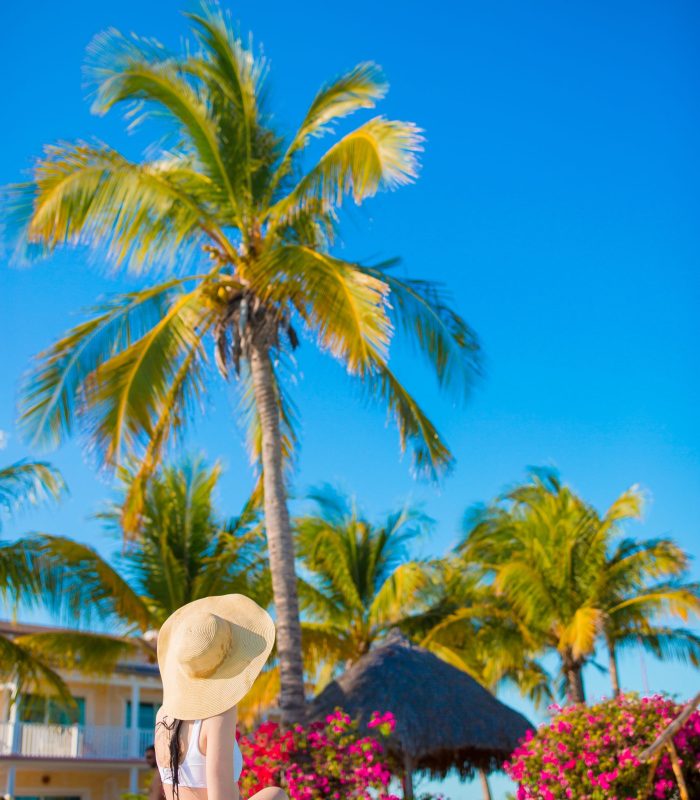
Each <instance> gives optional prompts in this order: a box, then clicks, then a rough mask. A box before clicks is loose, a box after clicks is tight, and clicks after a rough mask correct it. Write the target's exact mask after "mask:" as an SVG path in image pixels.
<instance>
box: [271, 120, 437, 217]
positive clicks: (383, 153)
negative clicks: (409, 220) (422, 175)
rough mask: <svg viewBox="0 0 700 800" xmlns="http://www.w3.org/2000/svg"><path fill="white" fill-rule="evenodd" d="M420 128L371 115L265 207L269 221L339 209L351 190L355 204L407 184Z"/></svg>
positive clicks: (414, 172) (413, 171)
mask: <svg viewBox="0 0 700 800" xmlns="http://www.w3.org/2000/svg"><path fill="white" fill-rule="evenodd" d="M422 141H423V138H422V136H421V132H420V129H419V128H417V127H416V126H415V125H414V124H413V123H411V122H398V121H396V120H388V119H385V118H384V117H375V118H374V119H371V120H369V121H368V122H366V123H364V125H361V126H360V127H359V128H356V129H355V130H354V131H352V132H351V133H348V134H347V135H346V136H344V137H343V138H342V139H340V140H339V141H338V142H337V143H336V144H334V145H333V146H332V147H331V148H330V149H329V150H328V151H327V152H326V154H325V155H324V156H322V157H321V159H320V160H319V162H318V163H317V165H316V166H315V167H313V168H312V169H311V170H310V171H309V172H308V173H307V174H306V175H305V176H304V177H303V178H301V180H300V181H299V183H298V184H297V185H296V186H295V187H294V189H292V191H291V192H290V193H289V194H288V195H287V196H286V197H283V198H282V199H281V200H278V201H277V202H276V203H275V204H274V205H273V206H272V207H271V208H270V210H269V212H268V218H269V221H270V223H271V224H272V225H274V226H275V227H276V226H279V225H280V224H283V223H287V222H289V220H290V219H293V218H294V217H295V216H296V215H297V214H298V213H299V212H301V211H304V210H306V209H307V208H309V207H310V206H311V207H318V208H320V209H321V210H323V211H329V210H331V209H335V208H339V207H340V206H341V205H342V202H343V198H344V197H345V196H346V195H348V194H350V195H352V197H353V200H354V201H355V203H357V204H359V203H361V202H362V201H363V200H365V199H366V198H368V197H373V196H374V195H375V194H376V193H377V192H378V191H379V190H380V189H394V188H396V187H398V186H403V185H405V184H408V183H411V182H412V181H413V180H415V178H416V177H417V175H418V159H417V156H416V154H417V153H418V152H420V150H421V149H422V147H421V142H422Z"/></svg>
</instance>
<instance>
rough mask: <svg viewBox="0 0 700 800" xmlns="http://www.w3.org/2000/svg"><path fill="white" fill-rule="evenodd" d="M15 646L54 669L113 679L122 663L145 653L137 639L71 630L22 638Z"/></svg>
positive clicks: (20, 637) (34, 634)
mask: <svg viewBox="0 0 700 800" xmlns="http://www.w3.org/2000/svg"><path fill="white" fill-rule="evenodd" d="M15 644H17V645H20V646H21V647H24V648H25V649H26V650H27V651H28V652H30V653H32V655H34V657H35V658H37V659H40V660H41V661H42V662H43V663H46V664H50V665H51V667H52V668H53V669H70V670H73V669H75V670H79V671H80V672H81V673H82V674H85V675H111V674H113V673H114V669H115V667H116V666H117V664H118V663H119V662H120V661H123V660H124V659H125V658H127V657H129V656H134V655H136V654H137V653H139V652H141V651H142V647H141V646H140V645H139V641H138V640H137V639H135V638H129V637H125V638H119V637H116V636H109V635H106V634H99V633H89V632H82V631H71V630H65V631H46V632H42V633H32V634H27V635H24V636H18V637H17V638H16V639H15Z"/></svg>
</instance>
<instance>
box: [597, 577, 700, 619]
mask: <svg viewBox="0 0 700 800" xmlns="http://www.w3.org/2000/svg"><path fill="white" fill-rule="evenodd" d="M607 613H608V615H609V616H610V617H611V619H612V621H613V625H614V624H615V620H616V619H617V618H618V617H619V618H620V619H621V620H622V619H624V618H625V617H626V616H627V617H628V618H632V619H635V618H639V617H649V616H651V615H656V614H670V615H671V616H676V617H680V618H681V619H683V620H687V619H688V617H689V616H691V615H700V584H698V583H675V582H669V583H658V584H652V585H648V586H646V587H644V588H638V589H637V590H636V591H635V592H633V593H631V594H629V595H627V596H625V597H620V598H619V599H618V602H617V603H615V604H614V605H612V606H611V607H610V608H609V609H608V610H607Z"/></svg>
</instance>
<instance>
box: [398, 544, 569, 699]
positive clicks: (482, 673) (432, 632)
mask: <svg viewBox="0 0 700 800" xmlns="http://www.w3.org/2000/svg"><path fill="white" fill-rule="evenodd" d="M432 571H433V576H432V580H431V581H430V583H429V584H428V585H427V587H426V590H425V591H423V592H422V593H421V602H422V603H423V604H424V605H427V610H426V611H425V612H423V613H418V614H415V615H413V617H412V618H411V619H410V620H409V622H408V623H407V624H405V625H404V629H405V630H406V631H407V632H408V633H410V634H411V635H412V637H413V638H415V639H417V640H418V641H419V643H420V645H421V647H425V648H426V649H428V650H431V651H432V652H433V653H435V655H437V656H439V657H440V658H442V659H443V660H444V661H447V662H448V663H449V664H452V666H454V667H457V669H461V670H464V671H465V672H467V673H468V674H469V675H471V676H472V677H473V678H474V679H475V680H477V681H478V682H479V683H481V684H482V686H485V687H486V688H487V689H489V691H491V692H492V693H494V694H495V693H496V692H497V691H498V689H499V688H501V687H502V686H504V685H512V686H514V687H516V688H517V689H518V690H519V691H520V692H521V694H522V695H523V696H526V697H528V698H529V699H530V700H531V701H532V702H533V703H534V704H535V705H536V706H538V707H539V706H542V705H544V704H545V703H546V702H551V701H552V700H553V698H554V694H553V691H552V678H551V676H550V675H549V673H548V672H547V670H546V669H545V668H544V666H543V665H542V664H541V663H540V662H539V661H538V660H537V659H536V658H535V657H534V655H533V654H534V653H535V652H536V649H537V647H536V645H537V642H536V640H535V638H534V637H533V636H532V634H531V632H530V631H529V630H528V628H527V626H526V625H524V624H523V622H522V620H520V619H519V618H518V617H517V615H515V614H514V613H513V609H512V608H511V607H510V605H509V604H508V603H507V601H506V600H505V599H504V598H503V597H497V596H495V595H494V592H493V589H492V587H491V586H489V585H488V584H487V583H485V582H484V579H483V574H482V573H481V572H480V571H479V570H478V569H476V568H474V566H473V565H467V564H465V563H464V562H463V561H461V560H456V559H453V558H445V559H443V560H441V561H438V562H437V563H435V564H434V565H433V567H432Z"/></svg>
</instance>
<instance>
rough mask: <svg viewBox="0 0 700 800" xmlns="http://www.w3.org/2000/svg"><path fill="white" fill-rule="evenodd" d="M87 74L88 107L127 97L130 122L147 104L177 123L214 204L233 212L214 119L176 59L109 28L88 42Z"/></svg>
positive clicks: (102, 107)
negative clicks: (90, 96) (92, 90)
mask: <svg viewBox="0 0 700 800" xmlns="http://www.w3.org/2000/svg"><path fill="white" fill-rule="evenodd" d="M86 74H87V76H88V80H89V81H90V82H91V83H93V84H94V86H95V87H96V90H95V98H94V102H93V106H92V108H93V111H94V112H95V113H98V114H106V113H107V111H109V110H110V109H111V108H112V107H113V106H114V105H116V104H117V103H121V102H125V101H126V102H129V103H131V116H132V117H133V122H132V124H135V122H138V121H140V120H141V119H143V117H144V116H146V114H147V113H148V112H149V105H150V106H152V107H153V108H154V109H155V110H157V111H160V112H165V113H166V114H167V115H169V116H170V117H171V118H172V119H173V120H174V121H175V122H176V123H177V125H178V126H179V128H180V131H181V133H182V134H183V135H184V136H185V137H186V138H187V140H189V142H190V144H191V146H192V148H193V149H194V151H195V152H196V154H197V158H198V161H199V163H200V165H201V168H202V170H203V171H204V173H205V174H206V175H207V177H208V178H209V179H210V180H211V181H212V184H213V187H212V192H211V193H210V194H211V195H216V197H217V204H219V205H220V206H221V207H224V208H226V207H228V209H229V211H230V213H231V214H233V215H234V217H237V216H238V210H239V202H238V198H237V197H236V194H235V192H234V187H233V185H232V183H231V179H230V176H229V174H228V172H227V170H226V167H225V164H224V161H223V156H222V151H221V145H220V142H219V140H218V136H217V121H216V119H215V118H214V117H213V116H212V114H211V111H210V109H209V108H208V107H207V102H206V99H205V97H204V96H202V94H201V93H200V92H199V91H198V89H197V87H196V86H194V85H193V84H192V83H191V82H189V81H188V80H187V79H186V78H185V76H184V75H183V74H182V72H181V69H180V65H179V63H178V61H177V59H175V58H174V57H173V56H171V55H169V54H168V53H167V52H166V51H165V50H164V49H163V47H162V46H161V45H160V44H159V43H157V42H155V41H153V40H147V39H142V38H139V37H137V36H131V37H126V36H124V35H123V34H121V33H120V32H119V31H117V30H114V29H110V30H107V31H105V32H104V33H101V34H98V35H97V36H96V37H95V38H94V39H93V40H92V42H91V43H90V46H89V47H88V63H87V67H86Z"/></svg>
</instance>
